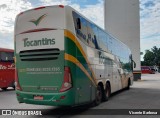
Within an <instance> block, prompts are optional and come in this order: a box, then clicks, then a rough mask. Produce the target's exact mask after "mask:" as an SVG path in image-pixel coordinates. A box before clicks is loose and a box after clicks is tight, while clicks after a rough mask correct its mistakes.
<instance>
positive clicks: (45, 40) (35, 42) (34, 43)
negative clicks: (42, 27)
mask: <svg viewBox="0 0 160 118" xmlns="http://www.w3.org/2000/svg"><path fill="white" fill-rule="evenodd" d="M23 41H24V47H30V46H43V45H54V44H55V43H56V42H55V39H54V38H52V39H48V38H42V39H41V40H28V38H25V39H23Z"/></svg>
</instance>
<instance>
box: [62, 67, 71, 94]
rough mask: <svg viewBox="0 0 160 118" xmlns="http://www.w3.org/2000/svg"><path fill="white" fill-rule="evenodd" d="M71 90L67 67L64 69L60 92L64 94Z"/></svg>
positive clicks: (69, 74)
mask: <svg viewBox="0 0 160 118" xmlns="http://www.w3.org/2000/svg"><path fill="white" fill-rule="evenodd" d="M70 88H72V79H71V71H70V68H69V67H65V68H64V80H63V83H62V87H61V89H60V92H64V91H67V90H69V89H70Z"/></svg>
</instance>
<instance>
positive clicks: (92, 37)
mask: <svg viewBox="0 0 160 118" xmlns="http://www.w3.org/2000/svg"><path fill="white" fill-rule="evenodd" d="M87 34H88V36H87V40H88V45H89V46H90V47H93V48H96V49H99V44H98V29H97V27H96V26H95V25H94V24H92V23H90V22H87Z"/></svg>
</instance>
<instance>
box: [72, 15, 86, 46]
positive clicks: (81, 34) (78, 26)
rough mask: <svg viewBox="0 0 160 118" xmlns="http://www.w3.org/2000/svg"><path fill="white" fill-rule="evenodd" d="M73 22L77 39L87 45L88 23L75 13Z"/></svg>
mask: <svg viewBox="0 0 160 118" xmlns="http://www.w3.org/2000/svg"><path fill="white" fill-rule="evenodd" d="M73 20H74V25H75V31H76V35H77V37H78V38H79V39H80V40H81V41H82V42H84V43H85V44H87V21H86V20H85V19H84V18H83V17H81V16H80V15H78V14H77V13H75V12H73Z"/></svg>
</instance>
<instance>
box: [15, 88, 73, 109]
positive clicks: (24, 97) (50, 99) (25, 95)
mask: <svg viewBox="0 0 160 118" xmlns="http://www.w3.org/2000/svg"><path fill="white" fill-rule="evenodd" d="M16 94H17V100H18V101H19V103H27V104H37V105H50V106H73V105H74V104H75V97H74V94H73V90H69V91H66V92H62V93H33V92H23V91H18V90H16ZM34 96H43V100H35V99H34Z"/></svg>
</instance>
